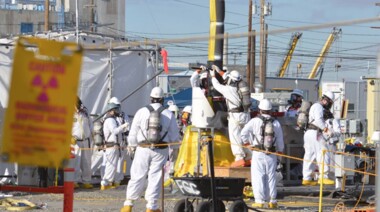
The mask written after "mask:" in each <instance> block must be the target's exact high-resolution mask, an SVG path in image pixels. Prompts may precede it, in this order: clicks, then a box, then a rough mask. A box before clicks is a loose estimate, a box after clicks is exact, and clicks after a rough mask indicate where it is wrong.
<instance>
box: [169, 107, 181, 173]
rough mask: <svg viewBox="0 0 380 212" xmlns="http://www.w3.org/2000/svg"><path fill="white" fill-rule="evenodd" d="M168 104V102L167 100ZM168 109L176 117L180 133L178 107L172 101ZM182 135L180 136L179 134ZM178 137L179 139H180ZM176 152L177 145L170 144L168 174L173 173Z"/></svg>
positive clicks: (177, 149)
mask: <svg viewBox="0 0 380 212" xmlns="http://www.w3.org/2000/svg"><path fill="white" fill-rule="evenodd" d="M168 104H169V102H168ZM168 110H169V111H171V112H172V113H173V115H174V117H175V119H176V122H177V126H178V133H179V134H181V129H180V121H181V120H180V119H179V108H178V106H177V105H175V104H174V102H173V103H172V104H171V105H169V107H168ZM181 137H182V136H181ZM181 137H180V139H179V140H182V138H181ZM178 152H179V145H170V147H169V155H170V157H169V161H168V162H169V167H170V168H169V175H171V176H173V175H174V163H175V161H176V160H177V157H178Z"/></svg>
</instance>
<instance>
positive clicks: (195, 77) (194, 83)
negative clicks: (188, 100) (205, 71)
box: [190, 67, 202, 87]
mask: <svg viewBox="0 0 380 212" xmlns="http://www.w3.org/2000/svg"><path fill="white" fill-rule="evenodd" d="M201 72H202V69H201V67H200V68H198V69H195V71H194V72H193V74H192V75H191V77H190V84H191V87H199V85H200V74H201Z"/></svg>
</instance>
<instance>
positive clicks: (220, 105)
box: [207, 0, 227, 112]
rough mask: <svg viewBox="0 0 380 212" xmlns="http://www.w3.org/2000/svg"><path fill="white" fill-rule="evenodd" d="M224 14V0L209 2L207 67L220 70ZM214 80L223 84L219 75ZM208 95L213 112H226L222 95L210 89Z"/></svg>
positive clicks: (221, 64) (221, 65)
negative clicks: (214, 67) (212, 66)
mask: <svg viewBox="0 0 380 212" xmlns="http://www.w3.org/2000/svg"><path fill="white" fill-rule="evenodd" d="M224 13H225V3H224V0H210V36H209V41H208V61H207V65H208V66H209V67H211V65H216V66H218V67H219V68H220V69H222V67H223V41H224V38H223V36H224ZM216 79H217V80H218V81H219V82H220V83H222V84H223V78H222V77H221V76H220V75H219V74H216ZM209 80H210V79H209ZM209 84H210V82H209ZM208 95H209V96H208V98H209V99H212V100H211V102H212V107H213V109H214V111H215V112H216V111H227V106H226V103H225V100H224V97H223V95H221V94H220V93H219V92H218V91H216V90H215V89H213V88H212V87H211V88H210V92H209V93H208Z"/></svg>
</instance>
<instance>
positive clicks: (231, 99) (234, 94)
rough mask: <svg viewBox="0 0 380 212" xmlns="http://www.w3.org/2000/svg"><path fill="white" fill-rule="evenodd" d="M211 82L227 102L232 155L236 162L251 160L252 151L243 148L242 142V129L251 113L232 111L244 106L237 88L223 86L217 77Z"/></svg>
mask: <svg viewBox="0 0 380 212" xmlns="http://www.w3.org/2000/svg"><path fill="white" fill-rule="evenodd" d="M211 82H212V85H213V86H214V88H215V90H217V91H218V92H219V93H221V94H222V95H223V96H224V98H225V99H226V102H227V108H228V110H229V112H228V134H229V139H230V143H231V150H232V154H233V155H234V156H235V161H239V160H242V159H245V160H249V159H251V158H250V156H251V153H250V151H249V150H248V149H246V148H243V147H242V142H241V140H240V132H241V129H242V128H243V127H244V125H245V124H246V123H247V122H248V121H249V119H250V116H249V113H247V112H232V111H231V110H232V109H235V108H239V107H240V106H241V104H242V102H241V99H240V97H239V94H238V90H237V87H234V86H230V85H222V84H220V83H219V81H218V80H217V79H216V78H215V77H212V79H211Z"/></svg>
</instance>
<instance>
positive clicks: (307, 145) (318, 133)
mask: <svg viewBox="0 0 380 212" xmlns="http://www.w3.org/2000/svg"><path fill="white" fill-rule="evenodd" d="M323 110H324V108H323V106H322V104H321V103H319V102H317V103H314V104H313V105H312V106H311V107H310V112H309V128H308V129H307V130H306V132H305V135H304V149H305V155H304V158H303V159H304V161H303V168H302V174H303V180H305V181H311V180H313V179H312V173H313V171H314V168H315V166H314V164H313V161H314V160H316V161H317V163H318V164H322V151H323V150H327V144H326V142H325V140H324V138H323V137H322V131H323V130H324V129H325V128H326V122H325V120H324V119H323ZM324 163H325V166H324V171H323V173H322V176H323V177H324V178H328V172H329V169H330V167H329V166H327V165H328V159H327V157H326V156H325V158H324Z"/></svg>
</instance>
